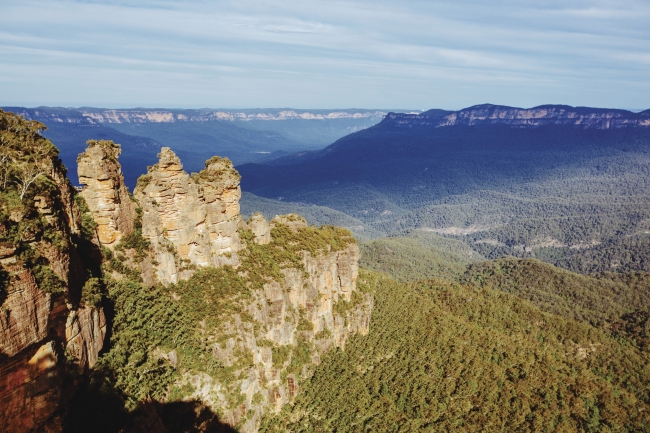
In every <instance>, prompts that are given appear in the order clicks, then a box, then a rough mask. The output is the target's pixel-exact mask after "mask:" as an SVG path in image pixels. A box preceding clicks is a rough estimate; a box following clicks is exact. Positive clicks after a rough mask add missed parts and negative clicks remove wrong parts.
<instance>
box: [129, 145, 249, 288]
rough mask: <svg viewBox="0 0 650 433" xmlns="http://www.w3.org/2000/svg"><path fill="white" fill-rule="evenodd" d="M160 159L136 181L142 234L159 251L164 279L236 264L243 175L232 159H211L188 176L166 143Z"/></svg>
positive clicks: (176, 279)
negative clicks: (240, 175)
mask: <svg viewBox="0 0 650 433" xmlns="http://www.w3.org/2000/svg"><path fill="white" fill-rule="evenodd" d="M158 157H159V161H158V163H157V164H155V165H154V166H153V167H150V168H149V172H148V173H147V174H146V175H144V176H141V177H140V179H138V185H137V187H136V189H135V197H136V198H137V199H138V201H139V202H140V206H141V207H142V211H143V217H142V235H143V236H144V237H145V238H147V239H148V240H149V241H150V242H151V245H152V246H153V249H154V251H155V260H156V262H157V263H158V266H157V271H156V275H157V277H158V279H159V280H160V281H161V282H162V283H170V282H176V281H178V280H179V279H183V278H187V277H189V275H191V273H192V269H193V268H195V267H196V266H210V265H212V266H220V265H223V264H231V265H237V264H238V263H239V259H238V257H237V254H236V253H237V251H239V250H240V248H241V243H240V239H239V233H238V232H237V230H238V228H239V227H241V226H243V225H244V221H243V219H242V218H241V215H240V214H239V198H240V197H241V189H240V187H239V174H238V173H237V171H236V170H235V169H234V167H233V165H232V163H231V162H230V160H228V159H225V158H219V157H213V158H211V159H210V160H208V161H206V165H205V169H204V170H201V172H199V173H197V174H194V175H193V176H190V175H189V174H188V173H187V172H185V171H184V170H183V165H182V164H181V162H180V160H179V158H178V156H176V154H175V153H174V152H173V151H172V150H171V149H169V148H168V147H163V148H162V149H161V151H160V154H159V155H158Z"/></svg>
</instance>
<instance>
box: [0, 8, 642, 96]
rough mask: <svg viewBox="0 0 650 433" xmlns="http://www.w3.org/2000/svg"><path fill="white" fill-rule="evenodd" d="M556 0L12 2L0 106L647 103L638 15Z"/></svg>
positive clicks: (1, 46)
mask: <svg viewBox="0 0 650 433" xmlns="http://www.w3.org/2000/svg"><path fill="white" fill-rule="evenodd" d="M565 4H566V3H565V2H559V1H543V2H535V3H532V2H515V1H513V0H496V1H494V2H489V3H487V2H480V1H472V2H462V3H461V2H451V1H437V2H432V1H413V2H388V1H372V2H371V1H332V0H330V1H298V0H285V1H279V0H269V1H259V0H258V1H251V0H240V1H237V2H235V1H216V2H212V1H184V2H178V1H144V2H143V1H137V2H136V1H131V2H128V1H44V0H25V1H21V2H13V3H11V4H7V5H3V6H2V13H1V14H0V29H2V30H0V55H1V56H2V59H3V61H2V64H1V65H0V71H2V74H3V77H2V79H1V80H0V105H6V104H8V103H10V102H11V103H20V101H38V100H41V101H43V102H42V104H52V103H54V104H56V100H57V98H61V95H62V94H63V95H65V98H67V99H66V100H67V101H70V102H71V103H72V104H73V105H99V104H100V103H103V104H110V105H113V106H114V105H121V106H127V105H129V104H131V105H138V106H147V105H151V104H154V105H156V104H160V103H162V102H165V101H167V102H169V103H170V104H172V105H174V106H188V107H198V106H208V105H211V104H214V101H215V100H219V101H220V102H219V104H218V105H219V106H222V107H223V106H232V107H242V106H264V105H267V106H290V105H293V106H297V107H307V106H310V107H318V106H323V107H325V106H328V107H335V106H338V107H346V106H363V105H365V106H368V107H372V106H375V107H379V106H384V107H387V106H392V107H395V106H402V107H409V106H412V107H420V106H421V105H422V104H425V103H427V102H428V101H434V100H435V101H437V104H438V105H440V106H443V107H450V108H460V106H462V104H464V102H460V101H465V100H467V101H468V102H470V105H471V104H472V103H478V102H486V101H491V102H495V103H509V104H512V105H520V106H531V105H535V104H538V103H555V102H558V103H559V102H561V103H569V104H573V105H600V106H627V107H629V106H643V105H647V101H648V100H649V98H648V97H649V96H650V95H648V94H644V90H643V89H647V82H648V79H647V77H648V75H649V74H648V64H649V60H648V59H649V58H650V48H649V47H650V45H649V44H648V42H650V41H649V39H650V31H649V30H648V26H647V22H648V20H649V19H650V5H648V3H647V2H645V1H639V0H630V1H628V2H626V3H625V4H624V5H619V4H618V3H613V2H608V1H597V0H594V1H589V0H578V1H576V2H572V3H571V5H570V6H571V7H566V6H565ZM43 71H47V74H44V72H43ZM45 77H47V79H46V78H45ZM603 81H607V82H608V87H607V89H604V88H603V86H602V83H603ZM43 83H47V86H45V85H44V84H43ZM106 83H110V84H109V85H107V84H106ZM134 83H137V84H134ZM214 83H219V84H218V85H216V86H215V85H213V84H214ZM122 88H123V89H128V90H125V91H121V90H120V89H122ZM639 89H642V91H639ZM161 92H162V93H163V94H164V95H167V96H165V98H167V99H164V98H163V99H161ZM39 98H40V99H39ZM174 98H176V99H174ZM75 101H76V102H75ZM24 104H25V105H27V102H24Z"/></svg>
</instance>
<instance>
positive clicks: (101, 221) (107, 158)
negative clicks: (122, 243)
mask: <svg viewBox="0 0 650 433" xmlns="http://www.w3.org/2000/svg"><path fill="white" fill-rule="evenodd" d="M120 153H121V149H120V148H119V146H117V145H115V144H113V142H112V141H106V140H101V141H94V140H91V141H89V142H88V148H87V149H86V151H85V152H84V153H82V154H80V155H79V157H78V158H77V163H78V166H77V172H78V174H79V183H80V184H82V185H85V186H86V187H85V188H84V190H83V191H82V192H81V196H82V197H83V198H84V199H85V200H86V203H87V204H88V206H89V207H90V209H93V210H94V212H93V218H94V220H95V223H97V236H98V238H99V242H100V243H101V244H102V245H104V246H106V247H108V248H112V247H113V246H114V245H115V244H116V243H117V242H118V241H119V240H120V238H121V237H122V235H126V234H129V233H132V232H133V221H134V219H135V204H134V203H133V201H132V200H131V199H130V197H129V192H128V191H127V189H126V186H125V185H124V177H123V176H122V171H121V169H120V165H119V163H118V162H117V157H118V156H119V154H120Z"/></svg>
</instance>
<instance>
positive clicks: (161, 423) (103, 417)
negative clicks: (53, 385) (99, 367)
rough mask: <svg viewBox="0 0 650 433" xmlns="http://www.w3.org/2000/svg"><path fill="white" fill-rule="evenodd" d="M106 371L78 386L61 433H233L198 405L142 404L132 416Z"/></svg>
mask: <svg viewBox="0 0 650 433" xmlns="http://www.w3.org/2000/svg"><path fill="white" fill-rule="evenodd" d="M109 378H110V372H109V371H105V370H104V371H94V372H92V373H91V375H90V376H89V377H87V378H85V379H84V380H82V381H81V382H80V383H78V384H76V392H75V395H74V396H73V397H72V400H71V401H70V403H69V404H68V406H67V410H66V414H65V417H64V419H65V421H64V426H63V433H81V432H84V433H85V432H88V431H92V432H95V433H118V432H120V433H176V432H179V433H180V432H183V433H184V432H188V433H190V432H197V433H198V432H201V433H236V432H237V430H235V429H234V428H233V427H231V426H229V425H227V424H225V423H223V422H221V421H220V420H219V417H218V415H217V414H216V413H214V412H212V410H210V408H208V407H206V406H204V405H203V404H202V403H201V402H199V401H196V400H192V401H176V402H169V403H160V402H157V401H146V402H142V403H140V405H139V406H138V407H137V408H136V409H135V410H134V411H132V412H127V411H126V409H125V408H124V396H123V395H121V394H120V393H119V391H118V390H116V389H115V388H114V387H113V385H112V381H111V380H110V379H109Z"/></svg>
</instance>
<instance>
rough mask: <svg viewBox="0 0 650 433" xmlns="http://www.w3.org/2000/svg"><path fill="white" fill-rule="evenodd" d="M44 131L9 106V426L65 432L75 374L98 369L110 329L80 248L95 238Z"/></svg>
mask: <svg viewBox="0 0 650 433" xmlns="http://www.w3.org/2000/svg"><path fill="white" fill-rule="evenodd" d="M41 128H42V125H40V124H38V123H35V122H25V121H24V120H22V119H20V118H18V117H17V116H13V115H11V113H4V112H2V111H0V133H2V134H3V138H4V139H5V140H4V142H5V146H4V147H3V148H2V149H1V151H2V152H3V155H4V156H6V157H7V159H6V160H5V161H7V160H8V161H10V164H11V165H9V167H13V170H6V171H5V170H3V175H4V176H5V179H6V180H7V183H6V187H5V189H3V190H1V191H0V413H2V416H0V431H11V432H27V431H33V430H37V429H39V428H46V429H50V431H56V430H57V429H58V427H57V426H59V424H60V416H61V414H62V412H63V411H64V408H65V404H66V402H67V400H68V398H69V396H70V392H71V384H70V383H66V382H64V376H65V374H66V371H68V370H70V369H71V368H72V369H73V370H75V369H77V368H80V369H82V370H83V369H86V368H88V367H92V365H93V364H94V363H95V362H96V360H97V356H98V353H99V351H100V349H101V348H102V345H103V341H104V336H105V333H106V321H105V317H104V313H103V311H102V309H101V308H99V307H97V306H96V305H95V304H90V303H88V302H86V300H85V299H84V297H83V293H84V288H85V287H86V284H87V283H88V278H89V276H90V271H89V270H88V269H87V266H88V263H87V262H86V261H84V259H83V258H82V257H81V256H80V255H79V254H78V252H77V249H76V248H75V245H78V246H83V245H84V244H87V243H88V241H87V240H85V239H84V238H83V235H82V225H81V221H80V218H79V210H78V208H77V205H76V204H75V202H74V200H73V191H72V188H71V186H70V184H69V182H68V180H67V178H66V177H65V168H64V167H63V166H62V165H61V163H60V161H59V160H58V159H57V157H56V156H57V151H56V148H54V146H53V145H52V144H51V143H50V142H49V141H47V140H45V139H43V138H42V137H40V135H39V134H38V131H40V129H41ZM6 167H7V166H5V167H0V168H6ZM19 169H20V170H22V171H20V172H19V171H17V170H19ZM26 173H33V174H34V176H35V177H33V179H34V180H33V182H31V183H30V182H26V180H27V181H29V180H30V179H32V178H26V177H25V174H26ZM9 180H13V185H11V186H10V183H9ZM21 186H22V187H21ZM75 365H76V367H75Z"/></svg>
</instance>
